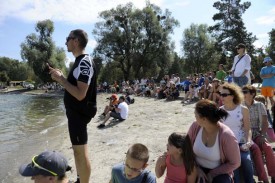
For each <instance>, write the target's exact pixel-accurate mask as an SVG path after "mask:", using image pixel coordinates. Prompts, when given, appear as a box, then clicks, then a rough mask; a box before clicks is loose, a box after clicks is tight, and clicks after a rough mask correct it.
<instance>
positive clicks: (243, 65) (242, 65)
mask: <svg viewBox="0 0 275 183" xmlns="http://www.w3.org/2000/svg"><path fill="white" fill-rule="evenodd" d="M236 49H237V53H238V55H236V56H235V57H234V63H233V65H232V68H231V71H232V75H233V82H234V83H236V84H237V85H239V86H240V87H242V86H243V85H246V84H248V83H249V84H250V69H251V58H250V56H249V55H248V54H247V53H246V46H245V45H244V44H243V43H240V44H238V45H237V46H236Z"/></svg>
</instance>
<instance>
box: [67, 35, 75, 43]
mask: <svg viewBox="0 0 275 183" xmlns="http://www.w3.org/2000/svg"><path fill="white" fill-rule="evenodd" d="M71 39H75V37H72V36H68V37H66V42H69V41H70V40H71Z"/></svg>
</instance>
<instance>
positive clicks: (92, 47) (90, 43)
mask: <svg viewBox="0 0 275 183" xmlns="http://www.w3.org/2000/svg"><path fill="white" fill-rule="evenodd" d="M96 45H97V42H96V40H94V39H90V40H89V42H88V45H87V47H89V48H91V49H94V48H95V47H96Z"/></svg>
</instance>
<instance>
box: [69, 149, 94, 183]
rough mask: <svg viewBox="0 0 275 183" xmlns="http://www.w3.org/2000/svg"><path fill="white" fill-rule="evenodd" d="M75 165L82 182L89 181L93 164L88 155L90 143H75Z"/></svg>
mask: <svg viewBox="0 0 275 183" xmlns="http://www.w3.org/2000/svg"><path fill="white" fill-rule="evenodd" d="M73 151H74V159H75V166H76V170H77V174H78V175H79V178H80V182H81V183H89V179H90V175H91V164H90V160H89V156H88V154H89V153H88V145H87V144H84V145H73Z"/></svg>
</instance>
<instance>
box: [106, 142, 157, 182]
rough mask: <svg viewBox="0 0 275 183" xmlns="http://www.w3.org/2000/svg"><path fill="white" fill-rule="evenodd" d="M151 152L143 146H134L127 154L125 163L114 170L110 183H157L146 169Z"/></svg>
mask: <svg viewBox="0 0 275 183" xmlns="http://www.w3.org/2000/svg"><path fill="white" fill-rule="evenodd" d="M148 159H149V151H148V149H147V147H146V146H145V145H143V144H139V143H136V144H133V145H132V146H131V147H130V148H129V149H128V151H127V153H126V158H125V162H123V163H119V164H116V165H115V166H114V167H113V168H112V177H111V180H110V183H156V177H155V175H154V174H152V173H151V172H150V171H148V170H146V169H145V168H146V167H147V166H148V164H147V162H148Z"/></svg>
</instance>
